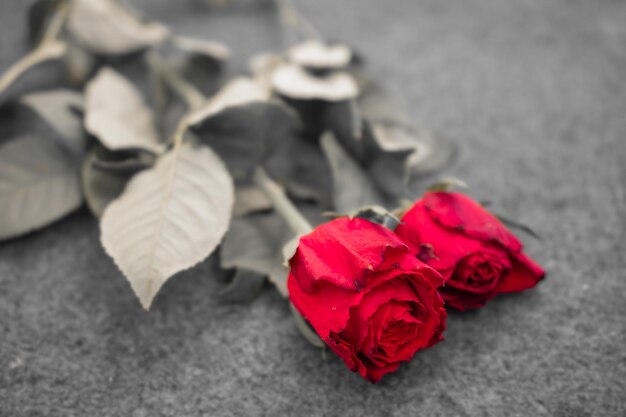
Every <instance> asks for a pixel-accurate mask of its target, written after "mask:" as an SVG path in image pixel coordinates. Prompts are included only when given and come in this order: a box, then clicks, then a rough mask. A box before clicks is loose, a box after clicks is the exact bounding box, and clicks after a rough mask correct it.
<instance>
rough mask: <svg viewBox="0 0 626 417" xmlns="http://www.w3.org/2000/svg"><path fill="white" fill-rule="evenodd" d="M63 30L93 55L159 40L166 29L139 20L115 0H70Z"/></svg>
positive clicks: (133, 49) (137, 48)
mask: <svg viewBox="0 0 626 417" xmlns="http://www.w3.org/2000/svg"><path fill="white" fill-rule="evenodd" d="M67 29H68V31H69V33H70V34H71V35H72V36H73V37H74V38H75V39H76V40H77V41H78V42H79V43H80V44H81V45H83V46H84V47H86V48H87V49H89V50H90V51H92V52H93V53H95V54H100V55H120V54H128V53H131V52H136V51H140V50H143V49H146V48H148V47H150V46H153V45H156V44H158V43H161V42H163V41H164V40H165V39H166V38H167V37H168V36H169V31H168V29H167V28H166V27H164V26H163V25H161V24H158V23H153V22H145V21H142V20H141V19H140V18H139V17H138V16H136V15H135V13H134V12H133V11H131V10H130V9H128V8H126V7H125V6H123V5H122V4H121V3H120V2H118V1H112V0H74V1H73V2H72V4H71V7H70V11H69V15H68V21H67Z"/></svg>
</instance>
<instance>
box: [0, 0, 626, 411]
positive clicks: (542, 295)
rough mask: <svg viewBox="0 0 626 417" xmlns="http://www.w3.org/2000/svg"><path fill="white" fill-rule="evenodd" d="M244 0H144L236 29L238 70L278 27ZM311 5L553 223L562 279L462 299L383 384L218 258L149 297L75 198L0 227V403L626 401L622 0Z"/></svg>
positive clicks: (358, 0)
mask: <svg viewBox="0 0 626 417" xmlns="http://www.w3.org/2000/svg"><path fill="white" fill-rule="evenodd" d="M235 2H236V0H235ZM28 3H29V2H26V1H19V0H2V2H0V34H1V36H0V48H1V49H0V69H4V68H6V67H7V66H8V65H9V64H10V63H11V62H13V61H14V60H15V59H16V58H17V57H19V56H20V55H21V54H22V53H23V52H24V50H25V48H26V44H25V39H26V34H25V29H24V27H23V23H22V22H23V18H24V14H25V10H26V7H27V4H28ZM243 3H244V4H248V6H242V7H240V8H238V9H237V10H235V11H222V12H219V13H217V14H215V13H213V14H210V13H207V12H206V10H204V9H203V8H201V7H199V6H198V2H197V1H196V2H194V1H190V0H188V1H176V2H173V1H166V0H160V1H155V0H143V1H136V2H135V4H137V5H138V6H139V7H141V8H142V9H144V10H145V11H146V12H147V14H149V15H151V16H153V17H155V18H158V19H162V20H163V21H165V22H168V23H170V24H172V25H174V27H175V28H176V29H178V30H179V31H180V32H182V33H186V34H189V35H206V36H211V37H214V38H216V39H220V40H223V41H225V42H227V43H228V44H229V45H231V46H232V47H233V49H234V51H235V52H236V53H239V55H238V56H237V59H236V60H235V63H234V64H233V66H234V68H241V67H242V65H243V64H242V63H243V62H244V58H245V56H246V55H247V54H249V53H251V52H253V51H255V50H258V49H266V48H272V47H273V48H276V44H277V43H278V42H279V37H278V32H277V28H276V27H275V25H276V22H275V20H273V19H272V18H271V16H270V15H269V14H268V13H267V12H263V11H262V10H261V9H258V8H256V7H255V6H250V5H251V4H254V2H251V1H250V2H245V1H244V2H243ZM297 3H298V4H300V5H301V7H302V9H303V11H304V12H305V13H306V14H307V15H308V16H309V17H310V19H311V20H312V21H313V22H314V23H315V24H316V25H317V26H318V28H319V29H320V30H321V31H322V32H323V33H325V34H326V35H327V36H328V37H331V38H337V39H342V40H345V41H347V42H350V43H352V44H354V45H356V46H357V47H358V48H360V49H361V50H362V51H363V52H364V53H365V54H366V55H367V56H368V57H370V60H371V65H372V68H373V71H374V72H376V73H377V74H379V75H380V76H382V77H385V78H387V79H388V81H389V83H390V84H391V86H392V87H394V89H395V90H396V91H397V92H398V93H399V94H400V95H401V96H402V97H403V98H404V99H405V101H406V103H407V104H408V105H409V106H410V113H411V114H412V115H413V116H414V117H415V118H416V120H420V121H422V122H423V123H424V124H426V125H428V126H429V127H431V128H433V129H434V130H435V131H436V132H438V133H439V134H441V135H445V136H446V137H447V138H450V139H451V140H453V141H455V142H456V143H458V145H459V147H460V151H461V157H460V159H459V161H458V162H457V163H456V164H455V165H454V166H453V167H451V169H449V170H448V172H447V173H446V174H449V175H456V176H458V177H460V178H463V179H464V180H466V182H468V183H469V184H470V185H471V192H472V193H473V195H475V196H477V197H479V198H484V199H488V200H491V201H492V202H493V204H494V206H495V207H498V208H499V210H500V211H501V212H505V213H507V214H508V215H509V216H510V217H513V218H518V219H520V220H522V221H523V222H525V223H527V224H530V225H532V226H533V227H534V228H535V229H536V230H538V231H539V232H540V233H541V235H542V236H543V242H542V243H539V242H535V241H529V242H528V243H529V252H530V253H531V254H532V255H533V256H535V257H536V258H537V260H538V261H539V262H540V263H541V264H543V265H544V266H545V267H546V269H547V270H548V278H547V280H546V281H545V282H544V283H542V284H541V285H540V286H539V287H538V288H536V289H535V290H533V291H529V292H527V293H524V294H521V295H513V296H507V297H501V298H499V299H497V300H495V301H493V302H491V303H490V304H489V305H488V306H487V307H486V308H484V309H482V310H480V311H477V312H472V313H466V314H458V313H452V314H451V315H450V318H449V322H448V330H447V332H446V341H445V342H444V343H441V344H439V345H437V346H436V347H434V348H433V349H430V350H428V351H424V352H422V353H420V354H418V355H417V356H416V358H415V359H414V360H413V362H411V363H410V364H409V365H406V366H403V367H402V368H401V369H400V370H399V371H398V372H397V373H396V374H394V375H391V376H388V377H387V378H385V379H384V380H383V382H382V383H380V384H379V385H371V384H369V383H368V382H366V381H364V380H362V379H360V378H359V377H358V376H357V375H354V374H352V373H350V372H348V371H347V370H346V369H345V368H344V366H343V364H342V363H341V362H340V361H339V360H338V359H337V358H335V357H333V356H332V355H327V357H326V358H324V357H323V356H322V355H321V354H320V352H319V351H317V350H315V349H313V348H311V347H310V346H309V345H307V343H306V342H305V341H304V340H303V339H302V338H301V337H300V336H299V334H298V333H297V330H296V328H295V326H294V324H293V323H292V322H291V319H290V316H289V314H288V309H287V306H286V305H285V303H284V302H283V301H282V300H281V299H280V298H279V297H278V296H277V295H276V294H275V293H274V292H273V291H272V290H271V289H268V290H266V291H265V292H264V293H263V294H262V295H261V297H260V298H258V299H257V300H256V301H254V302H253V303H252V304H250V305H249V306H236V305H224V304H221V303H220V302H218V301H217V300H215V298H214V297H213V294H214V293H215V291H216V290H217V289H218V288H219V286H220V285H221V284H220V283H219V282H218V280H216V274H215V272H214V269H215V262H214V261H212V260H210V261H208V262H205V263H204V264H202V265H201V266H199V267H197V268H195V269H193V270H190V271H188V272H185V273H182V274H180V275H179V276H177V277H176V278H174V279H172V280H171V281H170V282H169V283H168V284H167V285H165V287H164V288H163V289H162V291H161V293H160V295H159V296H158V297H157V300H156V302H155V304H154V307H153V310H152V311H151V312H150V313H145V312H143V311H142V310H141V308H140V306H139V303H138V302H137V301H136V299H135V298H134V296H133V294H132V292H131V291H130V288H129V286H128V284H127V283H126V281H125V280H124V278H123V277H122V276H121V275H120V274H119V273H118V272H117V270H116V268H115V266H114V265H113V263H112V261H111V260H110V259H108V258H107V256H105V254H104V253H103V250H102V249H101V247H100V244H99V242H98V230H97V224H96V222H95V220H93V219H92V218H91V217H90V216H89V215H88V213H87V212H86V211H85V210H82V211H81V212H79V213H77V214H74V215H72V216H70V217H69V218H67V219H65V220H63V221H61V222H59V223H57V224H55V225H54V226H52V227H50V228H48V229H46V230H44V231H41V232H38V233H34V234H32V235H29V236H26V237H23V238H20V239H16V240H12V241H9V242H5V243H1V244H0V415H1V416H3V417H4V416H7V417H14V416H16V417H17V416H46V417H52V416H132V417H143V416H243V415H252V416H256V415H259V416H260V415H267V416H283V415H286V416H305V415H306V416H318V415H319V416H322V415H325V416H333V415H337V416H343V417H348V416H378V415H397V416H418V415H422V416H562V417H566V416H568V417H569V416H577V417H586V416H600V417H604V416H616V417H617V416H624V415H626V348H625V346H626V273H625V272H624V271H625V269H626V260H625V258H626V239H625V231H626V218H625V216H626V195H625V192H626V2H624V1H621V0H619V1H618V0H596V1H583V0H519V1H502V0H451V1H447V2H441V1H439V0H419V1H416V0H394V1H385V2H382V1H375V0H367V1H366V0H349V1H348V0H344V1H341V2H337V1H332V0H315V1H314V0H300V1H297ZM24 86H25V87H24V88H28V86H29V85H28V81H26V84H24Z"/></svg>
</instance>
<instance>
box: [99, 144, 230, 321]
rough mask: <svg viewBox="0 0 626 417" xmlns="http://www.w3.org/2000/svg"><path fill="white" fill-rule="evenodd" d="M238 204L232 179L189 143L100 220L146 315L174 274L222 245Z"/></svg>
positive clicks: (135, 182) (134, 184) (137, 180)
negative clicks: (153, 301)
mask: <svg viewBox="0 0 626 417" xmlns="http://www.w3.org/2000/svg"><path fill="white" fill-rule="evenodd" d="M233 200H234V193H233V184H232V179H231V178H230V176H229V175H228V172H227V171H226V168H225V167H224V166H223V164H222V162H221V161H220V159H219V158H218V156H217V155H216V154H215V153H214V152H213V151H211V149H210V148H208V147H206V146H201V145H197V146H194V145H193V144H191V143H184V144H182V145H181V146H179V147H176V146H175V147H174V148H173V149H172V150H171V151H169V152H167V153H165V154H164V155H162V156H161V157H160V158H159V159H158V160H157V163H156V164H155V166H154V167H152V168H151V169H148V170H145V171H143V172H141V173H139V174H137V175H135V176H134V177H133V179H132V180H131V181H130V182H129V183H128V185H127V186H126V188H125V189H124V192H123V193H122V195H121V196H120V197H119V198H117V199H116V200H114V201H113V202H111V203H110V204H109V205H108V206H107V208H106V210H105V211H104V214H103V215H102V220H101V241H102V245H103V246H104V248H105V250H106V252H107V253H108V254H109V255H110V256H111V257H112V258H113V260H114V261H115V263H116V265H117V266H118V267H119V268H120V270H121V271H122V272H123V273H124V275H126V277H127V279H128V280H129V282H130V284H131V287H132V288H133V291H134V292H135V294H136V295H137V297H138V298H139V300H140V301H141V304H142V305H143V307H144V308H145V309H148V308H150V305H151V304H152V300H153V299H154V297H155V296H156V294H157V292H158V291H159V289H160V288H161V287H162V286H163V284H164V283H165V282H166V281H167V280H168V279H169V278H170V277H171V276H172V275H174V274H176V273H177V272H180V271H182V270H184V269H187V268H191V267H192V266H194V265H196V264H197V263H199V262H200V261H202V260H204V259H205V258H206V257H207V256H209V255H210V254H211V253H212V252H213V251H214V250H215V248H216V247H217V245H218V244H219V243H220V241H221V240H222V237H223V236H224V234H225V233H226V231H227V229H228V224H229V222H230V217H231V211H232V205H233Z"/></svg>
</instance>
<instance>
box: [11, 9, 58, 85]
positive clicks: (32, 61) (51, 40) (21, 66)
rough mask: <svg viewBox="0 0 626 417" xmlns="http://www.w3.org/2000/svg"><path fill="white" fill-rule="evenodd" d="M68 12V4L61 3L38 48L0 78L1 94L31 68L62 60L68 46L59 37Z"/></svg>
mask: <svg viewBox="0 0 626 417" xmlns="http://www.w3.org/2000/svg"><path fill="white" fill-rule="evenodd" d="M67 12H68V5H67V3H65V2H62V3H59V5H58V6H57V7H56V8H55V10H54V14H53V15H52V17H51V18H50V22H49V23H48V26H47V27H46V31H45V32H44V34H43V36H42V38H41V41H40V42H39V44H38V45H37V47H35V48H34V49H33V50H32V51H30V52H29V53H28V54H26V55H25V56H23V57H22V58H20V59H19V60H18V61H17V62H16V63H14V64H13V65H12V66H11V67H9V69H7V70H6V72H5V73H4V74H2V76H0V92H2V91H4V90H5V89H6V88H8V87H9V85H11V84H13V82H14V81H15V80H16V79H18V78H19V77H20V76H21V75H22V74H23V73H24V72H26V71H27V70H28V69H29V68H31V67H34V66H35V65H37V64H40V63H42V62H45V61H48V60H51V59H58V58H61V57H62V56H63V55H65V51H66V50H67V44H66V43H65V42H63V41H60V40H59V39H58V37H59V33H60V32H61V29H62V28H63V24H64V23H65V18H66V16H67Z"/></svg>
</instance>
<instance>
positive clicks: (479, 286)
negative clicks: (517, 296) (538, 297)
mask: <svg viewBox="0 0 626 417" xmlns="http://www.w3.org/2000/svg"><path fill="white" fill-rule="evenodd" d="M401 222H402V223H401V224H400V225H399V226H398V227H397V228H396V230H395V231H396V234H397V235H398V236H399V237H400V238H401V239H402V240H403V241H404V242H405V243H406V244H407V245H409V247H411V249H412V251H413V253H414V254H415V255H416V257H417V258H418V259H420V260H422V261H424V262H426V263H427V264H429V265H430V266H432V267H433V268H435V269H436V270H437V271H439V272H440V273H441V274H442V275H443V277H444V279H445V281H446V283H445V285H444V287H442V288H441V289H440V290H439V291H440V293H441V295H442V296H443V299H444V300H445V302H446V305H447V306H451V307H454V308H456V309H459V310H466V309H470V308H477V307H481V306H483V305H484V304H485V303H486V302H487V301H488V300H490V299H491V298H493V297H494V296H495V295H496V294H500V293H509V292H516V291H522V290H525V289H528V288H531V287H533V286H535V285H536V284H537V283H538V282H539V281H540V280H541V279H542V278H543V277H544V275H545V273H544V271H543V269H541V267H540V266H539V265H537V264H536V263H535V262H534V261H533V260H532V259H530V258H529V257H528V256H526V255H525V254H524V253H523V252H522V249H523V246H522V244H521V242H520V241H519V240H518V239H517V238H516V237H515V236H514V235H513V234H512V233H511V232H510V231H509V230H508V229H507V228H506V227H505V226H504V225H503V224H502V223H501V222H500V221H499V220H498V219H497V218H496V217H495V216H494V215H492V214H491V213H489V212H488V211H487V210H485V209H484V208H483V207H482V206H481V205H480V204H478V203H477V202H476V201H474V200H472V199H471V198H469V197H467V196H465V195H463V194H460V193H454V192H427V193H426V194H425V195H424V197H423V198H422V199H421V200H419V201H417V202H416V203H415V204H414V205H413V207H411V208H410V209H409V210H408V211H407V212H406V213H405V214H404V216H403V217H402V219H401Z"/></svg>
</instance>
